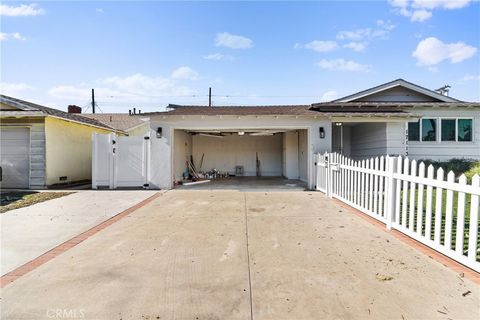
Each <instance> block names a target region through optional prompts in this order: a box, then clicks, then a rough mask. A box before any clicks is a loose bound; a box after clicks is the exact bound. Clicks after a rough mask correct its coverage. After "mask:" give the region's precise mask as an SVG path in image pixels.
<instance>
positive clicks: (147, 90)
mask: <svg viewBox="0 0 480 320" xmlns="http://www.w3.org/2000/svg"><path fill="white" fill-rule="evenodd" d="M99 83H101V84H107V85H111V86H113V88H114V89H115V90H120V91H122V92H124V93H125V94H132V93H133V94H139V95H182V94H188V92H190V90H189V89H187V88H186V87H184V86H179V85H178V83H177V82H176V81H175V80H174V79H171V78H164V77H149V76H146V75H143V74H141V73H136V74H133V75H130V76H126V77H118V76H115V77H110V78H106V79H102V80H99Z"/></svg>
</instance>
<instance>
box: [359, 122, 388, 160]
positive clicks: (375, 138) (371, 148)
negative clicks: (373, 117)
mask: <svg viewBox="0 0 480 320" xmlns="http://www.w3.org/2000/svg"><path fill="white" fill-rule="evenodd" d="M350 137H351V156H352V157H353V158H355V159H361V158H366V157H372V156H377V155H378V156H380V155H383V154H386V153H387V124H386V123H361V124H358V125H355V126H352V128H351V134H350Z"/></svg>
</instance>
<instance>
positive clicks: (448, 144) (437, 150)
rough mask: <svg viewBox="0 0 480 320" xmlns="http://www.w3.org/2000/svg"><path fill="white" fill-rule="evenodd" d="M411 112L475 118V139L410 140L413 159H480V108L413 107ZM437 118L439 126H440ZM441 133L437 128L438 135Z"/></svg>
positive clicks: (440, 116) (410, 155) (424, 114)
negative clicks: (463, 140)
mask: <svg viewBox="0 0 480 320" xmlns="http://www.w3.org/2000/svg"><path fill="white" fill-rule="evenodd" d="M409 112H411V113H413V114H415V115H417V116H420V117H426V118H438V119H440V118H442V117H443V118H448V117H465V118H473V132H474V133H473V141H471V142H470V141H468V142H467V141H465V142H454V141H439V139H437V141H431V142H430V141H429V142H427V141H409V142H408V150H409V153H408V156H409V157H410V158H412V159H434V160H448V159H451V158H473V159H478V160H480V109H479V108H472V109H459V108H457V109H445V108H428V109H427V108H425V109H412V110H409ZM438 121H439V120H437V126H438ZM439 134H440V131H439V128H437V137H438V135H439Z"/></svg>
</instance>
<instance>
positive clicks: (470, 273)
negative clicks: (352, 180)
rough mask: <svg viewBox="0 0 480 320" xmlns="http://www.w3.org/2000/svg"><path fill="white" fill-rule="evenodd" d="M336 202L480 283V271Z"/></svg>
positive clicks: (335, 200) (337, 201)
mask: <svg viewBox="0 0 480 320" xmlns="http://www.w3.org/2000/svg"><path fill="white" fill-rule="evenodd" d="M332 200H333V201H334V202H336V203H337V204H339V205H340V206H341V207H342V208H344V209H347V210H348V211H350V212H352V213H354V214H355V215H357V216H359V217H360V218H362V219H364V220H366V221H368V222H370V223H371V224H373V225H374V226H375V227H377V228H379V229H381V230H383V231H384V232H386V233H389V234H391V235H393V236H394V237H395V238H397V239H399V240H400V241H402V242H403V243H406V244H408V245H409V246H411V247H413V248H415V249H416V250H418V251H420V252H421V253H423V254H425V255H427V256H428V257H429V258H432V259H433V260H435V261H437V262H438V263H441V264H442V265H444V266H446V267H447V268H449V269H451V270H452V271H454V272H456V273H458V274H463V275H464V276H465V277H466V278H468V279H470V280H472V281H473V282H474V283H475V284H477V285H480V273H478V272H476V271H475V270H472V269H470V268H469V267H466V266H464V265H463V264H461V263H459V262H457V261H455V260H453V259H451V258H449V257H447V256H445V255H443V254H441V253H440V252H438V251H436V250H434V249H432V248H430V247H428V246H426V245H424V244H423V243H421V242H419V241H417V240H415V239H413V238H410V237H409V236H407V235H405V234H403V233H401V232H400V231H398V230H393V229H392V230H388V229H387V228H386V227H385V224H384V223H383V222H380V221H378V220H376V219H375V218H372V217H370V216H369V215H367V214H365V213H363V212H361V211H360V210H358V209H355V208H353V207H351V206H349V205H347V204H345V203H343V202H342V201H340V200H338V199H332Z"/></svg>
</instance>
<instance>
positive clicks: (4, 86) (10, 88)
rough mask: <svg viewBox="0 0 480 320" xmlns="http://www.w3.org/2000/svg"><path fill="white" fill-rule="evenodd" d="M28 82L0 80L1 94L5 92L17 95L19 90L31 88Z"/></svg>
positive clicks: (9, 94)
mask: <svg viewBox="0 0 480 320" xmlns="http://www.w3.org/2000/svg"><path fill="white" fill-rule="evenodd" d="M31 88H32V87H30V86H29V85H28V84H26V83H23V82H19V83H13V82H3V81H2V82H0V92H1V93H2V94H5V95H7V96H13V97H15V96H17V95H18V94H20V93H21V92H24V91H26V90H29V89H31Z"/></svg>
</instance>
